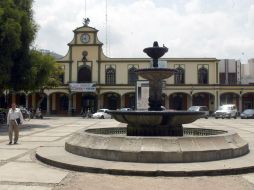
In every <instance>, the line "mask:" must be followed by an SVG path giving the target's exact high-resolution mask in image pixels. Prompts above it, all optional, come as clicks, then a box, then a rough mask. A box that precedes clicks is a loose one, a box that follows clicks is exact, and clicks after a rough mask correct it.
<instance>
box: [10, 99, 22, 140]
mask: <svg viewBox="0 0 254 190" xmlns="http://www.w3.org/2000/svg"><path fill="white" fill-rule="evenodd" d="M19 121H20V122H19ZM23 121H24V119H23V115H22V113H21V111H20V109H19V108H17V107H16V104H15V103H12V104H11V108H10V109H9V112H8V115H7V125H8V126H9V140H10V142H9V144H12V136H13V131H14V144H17V142H18V139H19V127H18V125H19V124H22V123H23Z"/></svg>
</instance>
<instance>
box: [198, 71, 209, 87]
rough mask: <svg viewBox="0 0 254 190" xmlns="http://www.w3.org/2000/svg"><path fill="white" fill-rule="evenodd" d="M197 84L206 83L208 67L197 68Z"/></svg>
mask: <svg viewBox="0 0 254 190" xmlns="http://www.w3.org/2000/svg"><path fill="white" fill-rule="evenodd" d="M198 84H208V69H206V68H204V67H201V68H200V69H199V70H198Z"/></svg>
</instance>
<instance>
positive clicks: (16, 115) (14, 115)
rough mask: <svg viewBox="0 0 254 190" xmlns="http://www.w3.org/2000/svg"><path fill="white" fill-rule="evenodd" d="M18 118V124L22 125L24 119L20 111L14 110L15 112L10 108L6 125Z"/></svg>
mask: <svg viewBox="0 0 254 190" xmlns="http://www.w3.org/2000/svg"><path fill="white" fill-rule="evenodd" d="M18 118H20V122H21V123H23V121H24V119H23V115H22V113H21V111H20V109H19V108H16V109H15V110H13V109H12V108H11V109H9V112H8V116H7V125H9V123H10V121H11V120H15V119H18Z"/></svg>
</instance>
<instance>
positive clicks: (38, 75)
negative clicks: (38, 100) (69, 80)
mask: <svg viewBox="0 0 254 190" xmlns="http://www.w3.org/2000/svg"><path fill="white" fill-rule="evenodd" d="M30 60H31V65H32V67H31V74H30V78H29V89H30V90H40V91H43V90H44V89H46V88H52V87H56V86H59V85H60V84H61V81H60V78H59V76H60V75H61V74H63V69H62V68H61V66H60V64H59V63H57V62H56V60H55V59H54V58H53V57H52V56H51V55H45V54H42V53H41V52H39V51H37V50H31V52H30Z"/></svg>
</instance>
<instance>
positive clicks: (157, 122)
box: [107, 110, 204, 136]
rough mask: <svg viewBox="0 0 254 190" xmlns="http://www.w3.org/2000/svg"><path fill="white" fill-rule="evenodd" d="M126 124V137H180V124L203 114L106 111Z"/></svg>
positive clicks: (181, 128) (191, 120)
mask: <svg viewBox="0 0 254 190" xmlns="http://www.w3.org/2000/svg"><path fill="white" fill-rule="evenodd" d="M107 112H108V113H109V114H111V115H112V117H113V118H114V119H115V120H117V121H119V122H121V123H127V124H128V125H127V135H128V136H182V135H183V127H182V124H187V123H192V122H194V121H196V120H197V119H199V118H201V117H202V116H203V115H204V112H189V111H113V110H112V111H111V110H110V111H107Z"/></svg>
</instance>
